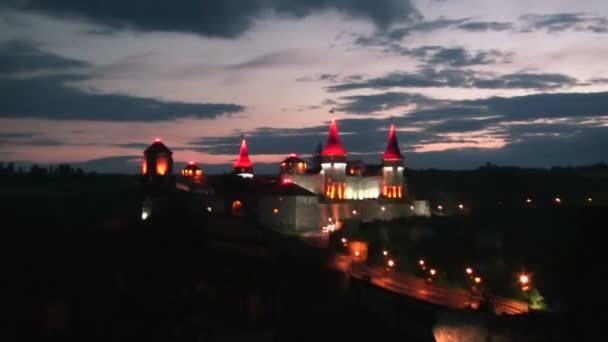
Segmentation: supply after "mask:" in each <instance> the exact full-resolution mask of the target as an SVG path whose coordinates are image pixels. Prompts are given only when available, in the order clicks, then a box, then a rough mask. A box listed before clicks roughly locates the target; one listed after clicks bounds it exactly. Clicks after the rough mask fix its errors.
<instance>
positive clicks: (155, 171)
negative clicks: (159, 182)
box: [141, 138, 173, 177]
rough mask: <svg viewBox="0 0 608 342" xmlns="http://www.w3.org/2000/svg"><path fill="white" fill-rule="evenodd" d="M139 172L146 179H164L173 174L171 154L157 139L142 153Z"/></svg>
mask: <svg viewBox="0 0 608 342" xmlns="http://www.w3.org/2000/svg"><path fill="white" fill-rule="evenodd" d="M141 171H142V175H144V176H146V177H165V176H169V175H171V172H173V152H171V150H170V149H168V148H167V146H165V144H163V143H162V141H161V140H160V139H159V138H156V139H154V143H152V145H150V146H149V147H148V148H147V149H146V150H145V151H144V160H143V164H142V170H141Z"/></svg>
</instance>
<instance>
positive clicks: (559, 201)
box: [553, 197, 562, 204]
mask: <svg viewBox="0 0 608 342" xmlns="http://www.w3.org/2000/svg"><path fill="white" fill-rule="evenodd" d="M553 200H554V201H555V203H556V204H562V199H561V198H560V197H555V198H554V199H553Z"/></svg>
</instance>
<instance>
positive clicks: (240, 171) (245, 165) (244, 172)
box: [234, 137, 253, 178]
mask: <svg viewBox="0 0 608 342" xmlns="http://www.w3.org/2000/svg"><path fill="white" fill-rule="evenodd" d="M234 173H235V174H237V175H239V176H241V177H243V178H251V177H253V163H252V162H251V160H249V151H248V150H247V141H246V140H245V137H242V138H241V149H240V151H239V158H238V159H237V161H236V162H235V163H234Z"/></svg>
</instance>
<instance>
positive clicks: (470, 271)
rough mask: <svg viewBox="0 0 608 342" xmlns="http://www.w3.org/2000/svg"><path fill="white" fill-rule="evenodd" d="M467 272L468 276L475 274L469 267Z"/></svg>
mask: <svg viewBox="0 0 608 342" xmlns="http://www.w3.org/2000/svg"><path fill="white" fill-rule="evenodd" d="M465 272H467V274H468V275H471V274H473V269H472V268H470V267H467V268H466V269H465Z"/></svg>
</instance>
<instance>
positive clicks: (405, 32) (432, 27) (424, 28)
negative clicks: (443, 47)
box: [377, 18, 470, 40]
mask: <svg viewBox="0 0 608 342" xmlns="http://www.w3.org/2000/svg"><path fill="white" fill-rule="evenodd" d="M468 20H470V18H463V19H447V18H439V19H435V20H426V21H420V22H417V23H414V24H411V25H407V26H403V27H399V28H395V29H392V30H390V31H388V32H378V33H377V35H378V36H379V37H387V38H389V39H390V40H402V39H403V38H405V37H407V36H409V35H411V34H412V33H424V32H432V31H437V30H441V29H445V28H449V27H452V26H454V25H459V24H462V23H464V22H466V21H468Z"/></svg>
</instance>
